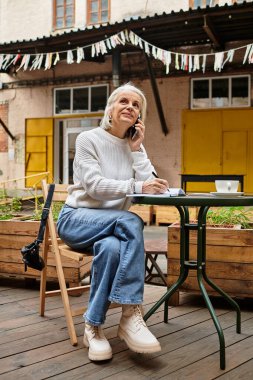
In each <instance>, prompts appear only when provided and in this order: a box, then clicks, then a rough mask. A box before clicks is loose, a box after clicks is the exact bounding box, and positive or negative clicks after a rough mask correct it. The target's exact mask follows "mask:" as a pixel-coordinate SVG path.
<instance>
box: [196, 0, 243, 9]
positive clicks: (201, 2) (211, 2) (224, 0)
mask: <svg viewBox="0 0 253 380" xmlns="http://www.w3.org/2000/svg"><path fill="white" fill-rule="evenodd" d="M244 1H245V0H189V7H190V8H198V7H202V8H204V7H206V6H207V5H208V6H209V7H214V6H215V5H219V6H223V5H225V4H227V5H233V4H235V3H237V4H241V3H243V2H244Z"/></svg>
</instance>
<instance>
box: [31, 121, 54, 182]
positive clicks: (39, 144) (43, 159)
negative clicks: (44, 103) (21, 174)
mask: <svg viewBox="0 0 253 380" xmlns="http://www.w3.org/2000/svg"><path fill="white" fill-rule="evenodd" d="M25 157H26V161H25V175H26V176H29V175H34V174H39V173H42V172H47V171H48V172H50V174H49V176H48V181H49V182H52V180H53V119H27V120H26V138H25ZM42 177H43V176H40V175H37V176H35V177H31V178H28V179H27V180H26V184H25V185H26V187H31V186H33V185H34V184H35V183H40V180H41V179H42Z"/></svg>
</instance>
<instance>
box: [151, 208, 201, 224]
mask: <svg viewBox="0 0 253 380" xmlns="http://www.w3.org/2000/svg"><path fill="white" fill-rule="evenodd" d="M189 217H190V220H195V219H196V218H197V207H189ZM179 221H180V215H179V212H178V210H177V209H176V207H174V206H156V218H155V224H156V226H159V225H160V224H171V223H175V222H179Z"/></svg>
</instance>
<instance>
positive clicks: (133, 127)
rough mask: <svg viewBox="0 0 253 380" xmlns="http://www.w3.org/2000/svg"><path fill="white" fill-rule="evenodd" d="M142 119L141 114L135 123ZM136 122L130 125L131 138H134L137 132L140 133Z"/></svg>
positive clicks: (129, 133) (129, 134)
mask: <svg viewBox="0 0 253 380" xmlns="http://www.w3.org/2000/svg"><path fill="white" fill-rule="evenodd" d="M140 119H141V117H140V116H139V117H138V119H137V120H136V122H135V124H136V123H138V121H139V120H140ZM135 124H134V125H132V127H130V128H129V130H128V136H130V137H131V139H133V138H134V136H135V135H136V133H138V132H137V130H136V128H135Z"/></svg>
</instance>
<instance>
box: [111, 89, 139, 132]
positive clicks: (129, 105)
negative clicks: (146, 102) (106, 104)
mask: <svg viewBox="0 0 253 380" xmlns="http://www.w3.org/2000/svg"><path fill="white" fill-rule="evenodd" d="M141 104H142V99H141V97H140V96H139V95H138V94H136V93H135V92H132V91H124V92H121V93H120V94H119V95H118V97H117V98H116V100H115V102H114V104H113V106H112V110H111V113H110V115H111V117H112V119H111V120H112V123H111V129H110V131H111V132H112V133H113V134H114V135H115V136H118V137H121V138H122V137H124V136H125V134H126V131H127V130H128V128H130V127H131V126H132V125H134V124H135V122H136V120H137V119H138V117H139V115H140V111H141Z"/></svg>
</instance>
